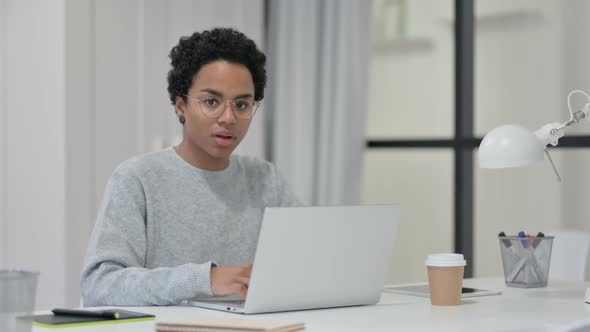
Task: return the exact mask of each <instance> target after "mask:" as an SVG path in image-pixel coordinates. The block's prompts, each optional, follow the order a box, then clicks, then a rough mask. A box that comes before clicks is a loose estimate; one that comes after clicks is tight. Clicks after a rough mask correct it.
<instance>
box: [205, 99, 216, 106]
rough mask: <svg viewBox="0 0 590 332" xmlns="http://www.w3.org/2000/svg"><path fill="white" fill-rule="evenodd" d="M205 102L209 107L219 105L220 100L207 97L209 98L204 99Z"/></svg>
mask: <svg viewBox="0 0 590 332" xmlns="http://www.w3.org/2000/svg"><path fill="white" fill-rule="evenodd" d="M203 102H204V103H205V105H206V106H208V107H215V106H217V105H219V101H217V99H215V98H207V99H205V100H203Z"/></svg>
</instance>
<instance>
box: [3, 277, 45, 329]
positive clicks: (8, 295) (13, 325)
mask: <svg viewBox="0 0 590 332" xmlns="http://www.w3.org/2000/svg"><path fill="white" fill-rule="evenodd" d="M38 276H39V274H38V273H36V272H27V271H14V270H0V331H11V332H29V331H31V320H30V319H29V320H22V319H18V317H19V316H26V315H30V314H31V313H32V312H33V310H34V308H35V293H36V291H37V278H38Z"/></svg>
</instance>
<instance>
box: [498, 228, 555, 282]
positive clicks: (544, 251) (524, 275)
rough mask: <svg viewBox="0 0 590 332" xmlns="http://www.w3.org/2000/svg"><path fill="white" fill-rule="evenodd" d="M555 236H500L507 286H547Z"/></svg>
mask: <svg viewBox="0 0 590 332" xmlns="http://www.w3.org/2000/svg"><path fill="white" fill-rule="evenodd" d="M553 238H554V237H553V236H544V237H531V238H521V237H518V236H503V237H498V239H499V240H500V253H501V254H502V265H503V267H504V280H505V281H506V286H511V287H523V288H531V287H545V286H547V278H548V275H549V264H550V263H551V248H552V247H553Z"/></svg>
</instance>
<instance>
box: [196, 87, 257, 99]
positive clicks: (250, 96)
mask: <svg viewBox="0 0 590 332" xmlns="http://www.w3.org/2000/svg"><path fill="white" fill-rule="evenodd" d="M201 92H206V93H209V94H212V95H214V96H218V97H221V98H224V96H223V93H221V92H219V91H216V90H213V89H201ZM240 98H254V96H253V95H252V94H251V93H243V94H241V95H238V96H236V97H234V99H240Z"/></svg>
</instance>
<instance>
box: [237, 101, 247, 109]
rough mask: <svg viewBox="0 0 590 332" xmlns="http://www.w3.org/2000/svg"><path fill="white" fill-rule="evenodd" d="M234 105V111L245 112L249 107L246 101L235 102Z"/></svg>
mask: <svg viewBox="0 0 590 332" xmlns="http://www.w3.org/2000/svg"><path fill="white" fill-rule="evenodd" d="M235 104H236V109H238V110H246V109H248V108H249V106H250V103H249V102H248V101H247V100H237V101H236V103H235Z"/></svg>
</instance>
